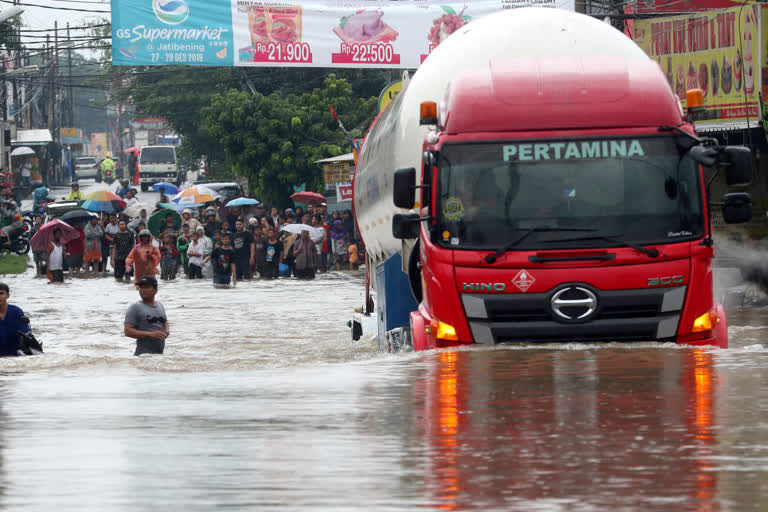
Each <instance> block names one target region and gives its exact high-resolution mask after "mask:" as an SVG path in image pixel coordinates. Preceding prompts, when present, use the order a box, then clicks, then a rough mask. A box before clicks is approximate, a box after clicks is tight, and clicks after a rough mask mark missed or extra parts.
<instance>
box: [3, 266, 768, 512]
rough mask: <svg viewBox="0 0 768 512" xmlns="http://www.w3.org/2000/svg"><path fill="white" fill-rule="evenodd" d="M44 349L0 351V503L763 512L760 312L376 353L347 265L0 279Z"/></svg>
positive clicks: (766, 506) (763, 312) (14, 506)
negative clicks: (591, 337) (579, 336)
mask: <svg viewBox="0 0 768 512" xmlns="http://www.w3.org/2000/svg"><path fill="white" fill-rule="evenodd" d="M7 282H8V283H9V284H10V286H11V289H12V300H11V302H12V303H17V304H20V305H22V307H24V309H25V311H26V312H27V313H28V314H29V316H30V317H31V318H32V322H33V326H34V327H36V328H38V334H39V337H40V338H41V339H42V340H43V341H44V343H45V346H46V350H47V353H46V354H45V355H44V356H42V357H35V358H18V359H4V360H0V509H2V510H25V511H26V510H30V511H37V510H40V511H43V510H45V511H48V510H161V509H169V510H176V509H185V510H190V511H191V510H195V511H196V510H201V511H202V510H213V509H219V508H230V509H236V510H241V509H249V510H297V511H298V510H329V511H331V510H332V511H336V510H362V509H363V508H368V509H370V510H415V509H417V510H483V511H487V510H505V511H506V510H520V511H529V510H533V511H537V510H545V511H561V510H562V511H566V510H567V511H581V510H585V511H592V510H628V511H646V510H662V511H666V510H669V511H681V510H685V511H687V510H693V511H720V510H722V511H729V510H734V511H742V510H755V511H759V510H768V413H766V412H765V411H766V410H767V409H768V385H767V384H768V373H767V372H766V369H768V350H767V349H766V346H768V327H766V326H767V325H768V309H742V310H735V311H733V312H731V314H730V316H729V323H730V327H729V332H730V337H731V340H730V341H731V348H729V349H727V350H720V349H716V348H695V349H694V348H679V347H676V346H674V345H656V344H633V345H631V346H627V345H619V344H605V345H599V346H595V345H572V344H561V345H545V346H500V347H490V348H488V347H471V348H468V349H463V350H458V351H433V352H430V353H419V354H395V355H386V354H380V353H378V352H377V350H376V343H375V341H374V340H371V339H368V340H361V341H360V342H352V341H351V340H350V339H349V332H348V329H347V328H346V327H345V326H344V323H345V321H346V320H347V319H348V317H349V313H350V311H351V309H352V308H353V307H355V306H358V305H359V304H360V303H361V302H362V276H360V275H359V274H358V275H354V274H344V273H341V274H331V275H329V276H325V277H323V278H321V279H318V280H316V281H313V282H298V281H278V282H259V281H254V282H250V283H241V284H238V286H237V287H236V288H234V289H229V290H219V289H213V288H212V286H211V285H210V284H209V283H208V282H195V283H189V282H186V281H176V282H172V283H161V289H160V293H159V295H158V300H160V301H161V302H163V303H164V304H165V306H166V309H167V311H168V315H169V320H170V324H171V331H172V335H171V337H170V338H169V340H168V348H167V353H166V355H164V356H150V357H141V358H135V357H133V356H132V355H131V354H132V350H133V344H132V343H131V341H130V340H129V339H127V338H124V337H123V336H122V320H123V315H124V311H125V308H126V307H127V306H128V304H130V303H131V302H133V301H135V300H137V293H136V292H135V290H133V288H132V286H130V285H126V284H120V283H115V282H114V281H113V280H112V279H109V278H104V279H79V280H72V281H70V282H68V283H66V284H64V285H59V286H56V285H48V284H46V283H45V282H44V281H43V280H40V279H33V278H31V277H30V276H28V275H27V276H17V277H11V278H9V279H7Z"/></svg>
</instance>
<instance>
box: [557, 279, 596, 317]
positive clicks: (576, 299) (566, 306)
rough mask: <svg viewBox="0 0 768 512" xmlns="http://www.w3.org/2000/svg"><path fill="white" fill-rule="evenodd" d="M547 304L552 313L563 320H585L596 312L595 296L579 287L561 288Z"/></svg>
mask: <svg viewBox="0 0 768 512" xmlns="http://www.w3.org/2000/svg"><path fill="white" fill-rule="evenodd" d="M549 303H550V307H551V308H552V312H553V313H554V314H555V315H557V317H558V318H561V319H563V320H569V321H573V320H585V319H587V318H589V317H590V316H592V315H593V314H594V313H595V311H597V296H596V295H595V294H594V293H592V291H591V290H589V289H587V288H582V287H581V286H570V287H568V288H563V289H562V290H560V291H558V292H557V293H555V294H554V295H553V296H552V298H551V299H550V302H549Z"/></svg>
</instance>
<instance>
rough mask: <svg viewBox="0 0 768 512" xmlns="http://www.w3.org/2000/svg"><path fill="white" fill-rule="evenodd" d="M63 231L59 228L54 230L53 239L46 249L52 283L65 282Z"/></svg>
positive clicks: (46, 259)
mask: <svg viewBox="0 0 768 512" xmlns="http://www.w3.org/2000/svg"><path fill="white" fill-rule="evenodd" d="M61 237H62V231H61V229H59V228H56V229H54V230H53V240H51V241H50V242H49V243H48V247H47V248H46V250H45V261H46V262H47V265H48V273H49V274H50V276H51V277H50V280H51V282H52V283H63V282H64V244H63V243H62V240H61Z"/></svg>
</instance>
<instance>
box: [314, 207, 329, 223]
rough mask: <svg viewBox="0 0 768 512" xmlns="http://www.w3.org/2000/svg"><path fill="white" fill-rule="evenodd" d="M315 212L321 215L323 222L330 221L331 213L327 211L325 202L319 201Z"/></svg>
mask: <svg viewBox="0 0 768 512" xmlns="http://www.w3.org/2000/svg"><path fill="white" fill-rule="evenodd" d="M315 213H318V214H320V215H321V216H322V217H323V222H325V223H326V224H327V223H329V222H330V221H331V214H330V213H328V204H327V203H320V204H319V205H318V206H317V208H316V211H315Z"/></svg>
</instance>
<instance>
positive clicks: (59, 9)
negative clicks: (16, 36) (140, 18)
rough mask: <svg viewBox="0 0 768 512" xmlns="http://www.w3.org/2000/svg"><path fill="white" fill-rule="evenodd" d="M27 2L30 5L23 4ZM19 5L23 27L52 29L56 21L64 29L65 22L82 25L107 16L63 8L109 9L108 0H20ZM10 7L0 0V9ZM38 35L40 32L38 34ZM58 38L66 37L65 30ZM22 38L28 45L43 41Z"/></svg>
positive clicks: (7, 1) (78, 32)
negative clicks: (22, 10)
mask: <svg viewBox="0 0 768 512" xmlns="http://www.w3.org/2000/svg"><path fill="white" fill-rule="evenodd" d="M27 2H29V3H30V4H34V5H35V6H37V5H39V6H40V7H35V6H32V5H24V4H25V3H27ZM19 3H20V4H21V7H23V8H24V13H23V14H22V15H21V18H22V20H23V22H24V27H23V28H22V30H24V29H36V30H39V29H52V28H53V25H54V22H58V26H59V29H66V26H67V23H69V24H70V26H72V27H77V26H83V25H86V24H88V23H92V22H95V21H97V20H99V19H104V18H109V14H108V13H106V14H101V13H93V12H81V11H70V10H65V9H83V10H92V11H109V8H110V3H109V0H107V1H101V0H20V1H19ZM9 7H11V2H10V1H9V0H0V10H3V9H7V8H9ZM38 35H40V34H38ZM42 35H44V34H42ZM84 35H85V33H84V31H74V32H72V37H75V36H84ZM59 37H60V38H66V31H65V30H62V31H61V32H59ZM51 38H53V32H51ZM23 40H24V41H25V42H26V43H27V44H28V45H29V46H32V45H34V44H38V43H41V42H44V40H43V39H41V38H23Z"/></svg>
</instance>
